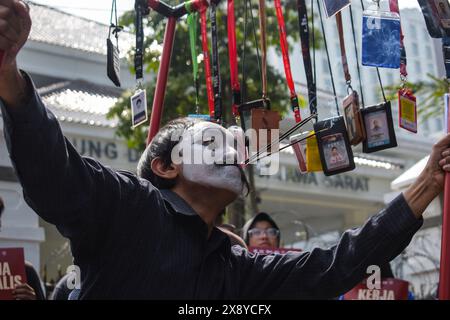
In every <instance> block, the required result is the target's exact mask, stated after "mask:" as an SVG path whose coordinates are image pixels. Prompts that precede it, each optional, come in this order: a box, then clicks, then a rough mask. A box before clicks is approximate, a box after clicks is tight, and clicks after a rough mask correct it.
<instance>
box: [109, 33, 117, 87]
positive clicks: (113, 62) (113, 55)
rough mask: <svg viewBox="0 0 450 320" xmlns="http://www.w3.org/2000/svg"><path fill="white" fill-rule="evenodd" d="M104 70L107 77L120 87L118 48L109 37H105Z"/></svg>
mask: <svg viewBox="0 0 450 320" xmlns="http://www.w3.org/2000/svg"><path fill="white" fill-rule="evenodd" d="M106 51H107V55H106V71H107V76H108V78H109V79H110V80H111V81H112V82H113V83H114V84H115V85H116V87H120V57H119V49H118V48H117V47H116V46H115V45H114V44H113V43H112V41H111V39H110V38H108V39H106Z"/></svg>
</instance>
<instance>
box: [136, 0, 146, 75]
mask: <svg viewBox="0 0 450 320" xmlns="http://www.w3.org/2000/svg"><path fill="white" fill-rule="evenodd" d="M144 8H145V7H144V4H143V1H142V0H136V2H135V4H134V9H135V11H136V20H135V25H136V54H135V56H134V69H135V71H136V81H138V82H140V81H141V80H142V78H143V59H144V54H143V53H144V26H143V21H142V16H143V11H144Z"/></svg>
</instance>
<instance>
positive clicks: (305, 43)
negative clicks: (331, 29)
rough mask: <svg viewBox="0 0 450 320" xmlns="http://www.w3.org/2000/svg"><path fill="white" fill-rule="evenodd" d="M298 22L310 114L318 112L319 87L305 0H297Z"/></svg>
mask: <svg viewBox="0 0 450 320" xmlns="http://www.w3.org/2000/svg"><path fill="white" fill-rule="evenodd" d="M297 12H298V24H299V29H300V40H301V44H302V56H303V64H304V66H305V73H306V83H307V85H308V100H309V110H310V114H316V113H317V88H316V83H315V81H314V77H313V70H312V65H311V54H310V46H309V26H308V11H307V10H306V3H305V0H297Z"/></svg>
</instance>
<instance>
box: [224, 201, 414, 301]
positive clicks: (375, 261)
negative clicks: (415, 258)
mask: <svg viewBox="0 0 450 320" xmlns="http://www.w3.org/2000/svg"><path fill="white" fill-rule="evenodd" d="M422 223H423V220H422V219H417V218H416V217H415V216H414V215H413V213H412V211H411V209H410V208H409V206H408V204H407V202H406V201H405V199H404V197H403V195H399V196H398V197H397V198H396V199H394V200H393V201H392V202H391V203H390V204H389V205H388V206H387V208H386V209H384V210H382V211H381V212H380V213H378V214H377V215H375V216H373V217H371V218H370V219H369V220H368V221H367V222H366V223H365V224H364V226H363V227H361V228H359V229H352V230H348V231H346V232H344V233H343V235H342V237H341V238H340V241H339V243H338V244H337V245H336V246H334V247H332V248H330V249H319V248H316V249H313V250H312V251H311V252H304V253H293V252H292V253H287V254H285V255H279V254H278V255H269V256H262V255H254V254H251V253H249V252H248V251H246V250H244V249H239V247H236V246H235V247H233V249H232V250H233V253H234V255H235V256H236V259H237V268H238V270H239V271H238V277H239V281H240V282H239V283H241V287H240V297H241V298H246V299H331V298H335V297H337V296H339V295H341V294H343V293H345V292H347V291H348V290H350V289H351V288H353V287H354V286H355V285H356V284H357V283H358V282H360V281H362V280H363V279H364V278H365V277H366V276H367V275H368V274H367V273H366V270H367V267H368V266H370V265H378V266H382V265H383V264H385V263H386V262H388V261H390V260H392V259H393V258H395V257H396V256H397V255H398V254H400V253H401V252H402V251H403V250H404V249H405V248H406V247H407V246H408V244H409V243H410V241H411V239H412V236H413V235H414V233H415V232H417V230H418V229H419V228H420V227H421V225H422Z"/></svg>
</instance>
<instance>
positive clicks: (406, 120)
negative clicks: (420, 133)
mask: <svg viewBox="0 0 450 320" xmlns="http://www.w3.org/2000/svg"><path fill="white" fill-rule="evenodd" d="M416 101H417V100H416V97H415V96H414V94H413V92H412V91H411V90H410V89H400V90H399V91H398V108H399V117H398V124H399V126H400V128H403V129H405V130H408V131H411V132H414V133H417V102H416Z"/></svg>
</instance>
